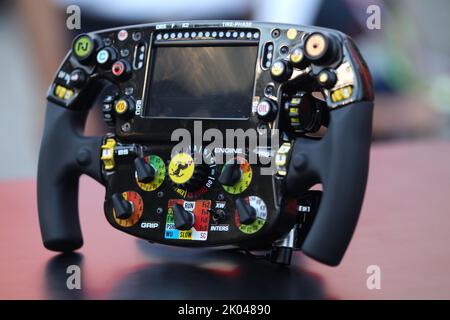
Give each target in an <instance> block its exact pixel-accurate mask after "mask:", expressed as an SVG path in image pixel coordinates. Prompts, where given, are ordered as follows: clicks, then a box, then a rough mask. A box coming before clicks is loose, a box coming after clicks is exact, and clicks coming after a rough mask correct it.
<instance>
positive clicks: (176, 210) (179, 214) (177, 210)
mask: <svg viewBox="0 0 450 320" xmlns="http://www.w3.org/2000/svg"><path fill="white" fill-rule="evenodd" d="M172 210H173V222H174V224H175V228H176V229H178V230H190V229H191V228H192V227H193V226H194V223H195V218H194V214H193V213H192V212H190V211H187V210H185V209H184V208H183V206H181V205H179V204H177V203H176V204H174V205H173V207H172Z"/></svg>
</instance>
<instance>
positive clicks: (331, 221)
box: [286, 101, 373, 266]
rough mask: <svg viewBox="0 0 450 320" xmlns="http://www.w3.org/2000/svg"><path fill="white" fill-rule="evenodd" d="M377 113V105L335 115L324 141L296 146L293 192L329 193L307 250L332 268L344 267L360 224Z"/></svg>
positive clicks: (289, 186) (290, 184) (367, 104)
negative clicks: (314, 190) (318, 189)
mask: <svg viewBox="0 0 450 320" xmlns="http://www.w3.org/2000/svg"><path fill="white" fill-rule="evenodd" d="M372 113H373V102H371V101H363V102H356V103H353V104H350V105H347V106H345V107H343V108H339V109H335V110H332V111H331V112H330V124H329V127H328V131H327V133H326V135H325V136H324V137H323V138H322V139H321V140H311V139H306V138H298V139H296V141H295V142H294V146H293V153H292V159H291V162H290V165H289V171H288V176H287V181H286V183H287V190H288V192H289V193H290V194H293V195H299V194H301V193H302V192H304V191H306V190H307V189H309V188H310V187H311V186H313V185H314V184H316V183H322V186H323V190H324V194H323V197H322V201H321V204H320V207H319V211H318V213H317V216H316V217H315V219H314V222H313V225H312V227H311V229H310V231H309V233H308V235H307V236H306V239H305V241H304V243H303V246H302V250H303V252H304V253H305V254H306V255H308V256H310V257H312V258H314V259H316V260H318V261H320V262H322V263H325V264H328V265H332V266H336V265H338V264H339V263H340V261H341V259H342V257H343V255H344V253H345V251H346V249H347V246H348V244H349V242H350V240H351V238H352V235H353V232H354V229H355V227H356V223H357V221H358V217H359V213H360V210H361V206H362V203H363V198H364V192H365V188H366V182H367V175H368V168H369V151H370V142H371V137H372ZM299 186H304V187H299Z"/></svg>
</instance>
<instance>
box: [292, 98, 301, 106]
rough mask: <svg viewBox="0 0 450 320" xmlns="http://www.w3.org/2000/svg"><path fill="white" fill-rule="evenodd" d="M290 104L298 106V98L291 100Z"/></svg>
mask: <svg viewBox="0 0 450 320" xmlns="http://www.w3.org/2000/svg"><path fill="white" fill-rule="evenodd" d="M290 103H291V104H293V105H298V104H300V98H292V99H291V102H290Z"/></svg>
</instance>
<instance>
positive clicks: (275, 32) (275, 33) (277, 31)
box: [272, 29, 280, 38]
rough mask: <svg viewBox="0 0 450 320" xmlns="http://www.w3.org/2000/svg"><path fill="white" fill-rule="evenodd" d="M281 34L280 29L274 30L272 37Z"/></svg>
mask: <svg viewBox="0 0 450 320" xmlns="http://www.w3.org/2000/svg"><path fill="white" fill-rule="evenodd" d="M279 36H280V29H273V30H272V38H278V37H279Z"/></svg>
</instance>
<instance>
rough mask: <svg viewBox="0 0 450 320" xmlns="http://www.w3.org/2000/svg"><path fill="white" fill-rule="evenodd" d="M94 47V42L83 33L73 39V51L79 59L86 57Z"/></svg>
mask: <svg viewBox="0 0 450 320" xmlns="http://www.w3.org/2000/svg"><path fill="white" fill-rule="evenodd" d="M93 49H94V42H93V41H92V39H91V38H90V37H89V36H87V35H85V36H81V37H79V38H78V39H76V40H75V42H74V44H73V52H74V54H75V55H76V56H77V57H78V58H79V59H84V58H87V57H88V56H89V55H90V54H91V53H92V50H93Z"/></svg>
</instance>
